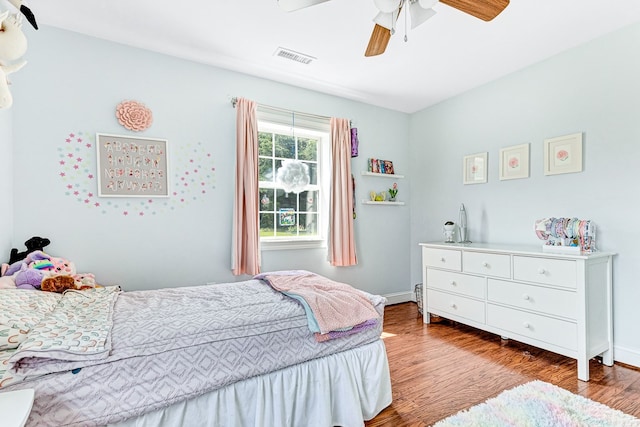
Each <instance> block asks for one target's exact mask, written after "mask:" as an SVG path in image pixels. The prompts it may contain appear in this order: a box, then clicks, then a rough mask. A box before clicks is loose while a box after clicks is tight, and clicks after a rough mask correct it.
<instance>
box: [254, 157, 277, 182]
mask: <svg viewBox="0 0 640 427" xmlns="http://www.w3.org/2000/svg"><path fill="white" fill-rule="evenodd" d="M275 178H276V177H275V174H274V173H273V159H264V158H258V181H267V182H273V181H274V180H275Z"/></svg>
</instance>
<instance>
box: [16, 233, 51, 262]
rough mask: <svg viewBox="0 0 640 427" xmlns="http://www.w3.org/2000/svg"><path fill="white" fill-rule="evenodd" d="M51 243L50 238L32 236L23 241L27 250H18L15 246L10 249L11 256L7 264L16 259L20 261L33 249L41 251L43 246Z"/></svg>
mask: <svg viewBox="0 0 640 427" xmlns="http://www.w3.org/2000/svg"><path fill="white" fill-rule="evenodd" d="M49 243H51V240H49V239H47V238H44V237H38V236H34V237H32V238H30V239H29V240H27V241H26V242H24V245H25V246H26V247H27V250H26V251H24V252H18V250H17V249H16V248H13V249H11V256H10V257H9V265H11V264H13V263H14V262H16V261H21V260H23V259H25V258H26V257H27V255H29V254H30V253H31V252H33V251H41V250H42V249H43V248H44V247H45V246H47V245H48V244H49Z"/></svg>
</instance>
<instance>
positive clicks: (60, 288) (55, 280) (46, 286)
mask: <svg viewBox="0 0 640 427" xmlns="http://www.w3.org/2000/svg"><path fill="white" fill-rule="evenodd" d="M67 289H77V288H76V281H75V280H74V279H73V277H71V276H63V275H60V276H57V275H56V276H49V277H45V278H44V280H43V281H42V284H41V285H40V290H43V291H47V292H58V293H62V292H64V291H66V290H67Z"/></svg>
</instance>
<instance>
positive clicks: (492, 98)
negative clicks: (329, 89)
mask: <svg viewBox="0 0 640 427" xmlns="http://www.w3.org/2000/svg"><path fill="white" fill-rule="evenodd" d="M29 43H30V48H29V51H28V52H27V59H28V61H29V64H28V65H27V67H25V68H24V69H23V70H21V71H20V72H19V73H16V75H15V77H14V78H13V81H14V85H13V88H12V91H13V94H14V97H15V98H16V102H15V104H14V107H13V109H12V110H11V113H9V114H7V112H2V111H0V138H2V139H1V140H0V145H2V146H1V147H0V148H2V151H3V152H6V151H5V146H6V145H7V143H6V142H5V138H4V137H5V136H6V135H11V134H13V137H12V139H13V145H12V146H11V145H9V146H8V147H9V151H10V150H11V149H12V150H13V164H14V166H13V177H14V184H13V200H14V202H13V215H12V216H13V217H14V218H15V220H10V221H8V222H6V223H8V224H11V222H13V223H14V227H13V230H12V233H11V235H10V237H11V242H12V244H13V245H14V246H15V245H21V243H16V242H24V241H25V240H26V239H27V238H28V237H30V236H31V235H34V234H40V235H46V236H47V237H49V238H51V240H52V242H53V243H52V244H51V246H50V247H49V248H48V249H49V252H51V253H53V254H55V255H58V256H64V257H67V258H70V259H72V260H74V261H75V262H76V264H77V265H78V268H79V269H80V270H82V271H87V272H94V273H95V274H96V275H97V277H98V279H99V281H102V282H104V283H107V284H112V283H119V284H121V285H122V286H123V287H124V288H125V289H147V288H156V287H164V286H181V285H195V284H199V283H204V282H207V281H217V282H223V281H232V280H237V279H238V278H235V277H233V276H232V275H231V273H230V265H231V259H230V245H231V237H230V235H231V230H230V226H231V214H232V208H231V206H232V202H233V185H234V184H233V182H234V162H235V151H234V150H235V148H234V147H235V141H234V134H235V128H234V122H235V110H233V109H232V108H231V107H230V105H229V97H231V96H245V97H247V98H251V99H254V100H256V101H258V102H260V103H263V104H268V105H274V106H279V107H283V108H290V109H293V110H298V111H305V112H310V113H315V114H321V115H335V116H338V117H346V118H350V119H352V120H353V121H354V123H355V126H356V127H358V129H359V135H360V141H361V145H360V157H358V158H356V159H354V160H353V162H352V164H353V167H354V173H355V174H356V178H357V185H358V186H357V190H356V193H357V194H356V198H357V200H358V204H357V206H356V208H357V214H358V218H357V220H356V239H357V242H358V247H359V251H358V255H359V260H360V264H359V265H358V266H356V267H349V268H332V267H330V266H329V265H328V263H327V261H326V251H324V250H304V251H265V252H263V266H264V269H266V270H274V269H285V268H304V269H309V270H313V271H316V272H318V273H321V274H325V275H327V276H329V277H332V278H334V279H336V280H341V281H344V282H348V283H353V284H354V285H356V286H357V287H359V288H361V289H365V290H368V291H370V292H374V293H381V294H386V295H392V296H393V295H394V294H400V295H403V296H405V297H406V296H407V293H408V292H410V290H411V287H412V285H413V284H414V283H418V282H420V281H421V275H420V256H419V250H418V243H419V242H421V241H425V240H439V239H441V238H442V234H441V226H442V224H443V223H444V221H446V220H448V219H452V220H457V214H458V207H459V205H460V203H465V204H466V206H467V209H468V214H469V226H470V232H471V238H472V240H476V241H492V242H518V243H529V244H538V243H539V242H538V240H537V239H536V238H535V236H534V233H533V231H532V226H533V222H534V220H535V219H537V218H541V217H545V216H578V217H582V218H590V219H592V220H594V221H595V222H596V223H597V224H598V245H599V247H600V248H601V249H603V250H611V251H615V252H617V253H618V255H617V256H616V258H615V262H614V281H615V287H614V293H615V294H614V320H615V349H616V351H615V354H616V359H617V360H620V361H625V362H626V363H631V364H634V365H636V366H640V342H639V341H638V339H637V334H636V333H635V332H634V325H636V324H638V322H639V320H640V319H639V318H638V317H639V316H640V315H639V314H638V310H636V308H635V306H636V304H637V302H638V301H640V287H638V286H636V284H635V282H634V278H635V276H637V274H635V270H634V269H635V266H637V265H639V264H640V249H638V248H637V244H636V242H637V241H638V240H639V239H638V238H639V237H640V236H639V235H638V234H639V232H638V231H637V230H636V229H635V228H634V227H633V225H631V221H630V218H632V215H633V213H634V212H635V211H636V210H637V209H638V208H639V207H640V206H639V201H638V197H637V189H636V182H635V181H636V180H635V171H636V170H637V165H636V164H637V158H638V154H640V149H639V148H638V140H639V138H638V137H639V136H640V127H639V125H638V123H639V121H638V119H637V116H638V113H640V83H638V81H637V76H638V75H640V58H639V57H638V55H637V54H636V53H637V52H638V48H639V47H640V46H639V45H640V25H635V26H631V27H629V28H626V29H624V30H622V31H618V32H616V33H613V34H611V35H608V36H605V37H603V38H600V39H597V40H594V41H592V42H590V43H587V44H585V45H583V46H580V47H578V48H575V49H572V50H570V51H567V52H565V53H563V54H561V55H558V56H556V57H554V58H551V59H549V60H547V61H545V62H542V63H540V64H537V65H535V66H532V67H529V68H527V69H525V70H522V71H520V72H517V73H514V74H512V75H510V76H507V77H505V78H503V79H500V80H498V81H495V82H493V83H490V84H488V85H485V86H483V87H481V88H478V89H476V90H473V91H470V92H468V93H466V94H463V95H461V96H459V97H456V98H454V99H451V100H448V101H446V102H443V103H441V104H439V105H437V106H434V107H432V108H429V109H426V110H424V111H421V112H418V113H416V114H413V115H406V114H402V113H397V112H393V111H390V110H385V109H382V108H378V107H373V106H369V105H365V104H361V103H358V102H354V101H349V100H346V99H341V98H338V97H333V96H328V95H324V94H320V93H317V92H313V91H308V90H303V89H299V88H295V87H292V86H288V85H284V84H279V83H274V82H271V81H267V80H262V79H258V78H254V77H250V76H246V75H243V74H239V73H235V72H230V71H225V70H221V69H218V68H214V67H209V66H205V65H202V64H197V63H194V62H189V61H184V60H180V59H176V58H171V57H167V56H163V55H159V54H156V53H152V52H148V51H143V50H139V49H133V48H129V47H126V46H122V45H118V44H114V43H110V42H106V41H101V40H97V39H93V38H89V37H84V36H80V35H78V34H75V33H71V32H66V31H62V30H58V29H53V28H47V27H45V28H42V29H41V30H40V31H38V32H37V33H36V32H33V31H32V32H31V33H30V34H29ZM124 99H136V100H139V101H141V102H144V103H145V104H146V105H147V106H149V107H150V108H151V109H152V110H153V112H154V119H155V120H154V124H153V126H152V127H151V128H150V129H149V130H147V131H145V132H144V133H143V134H142V135H139V136H148V137H159V138H167V139H168V140H169V142H170V147H171V151H170V154H171V159H172V161H173V163H172V168H174V169H176V168H179V167H182V164H181V163H180V155H181V154H182V153H183V152H184V150H187V149H191V148H192V147H200V148H201V149H203V150H206V151H210V152H211V153H212V156H213V161H214V163H215V168H216V173H215V189H211V190H210V191H209V192H208V193H207V194H206V196H198V197H195V198H193V199H192V200H189V203H188V204H187V206H186V207H182V206H175V203H174V202H175V201H174V200H171V201H170V203H169V206H168V207H167V208H163V207H162V205H161V206H160V207H159V208H155V209H156V214H152V213H149V214H147V215H144V216H143V217H138V216H135V215H130V216H127V217H125V216H124V215H122V214H121V211H122V210H123V207H124V208H125V209H131V210H132V211H134V212H135V209H136V208H137V206H138V203H139V200H138V199H132V200H122V199H117V200H104V201H102V202H103V203H104V206H103V207H102V209H98V208H92V207H89V206H86V205H84V204H83V203H82V202H81V201H80V202H78V201H76V198H75V197H74V196H68V195H66V192H67V189H66V187H65V185H68V183H67V182H64V181H63V180H62V179H61V178H60V177H59V176H58V173H59V172H60V167H59V165H58V161H59V160H60V157H59V155H60V151H59V149H60V148H62V147H64V144H65V142H64V139H65V138H66V137H67V135H68V134H69V133H70V132H83V135H89V136H91V135H93V134H94V133H95V132H108V133H116V134H132V133H130V132H128V131H126V130H125V129H124V128H122V127H121V126H120V125H119V124H118V123H117V121H116V119H115V117H114V108H115V106H116V105H117V104H118V103H119V102H120V101H122V100H124ZM574 132H584V135H585V143H584V147H585V149H584V160H585V161H584V172H582V173H579V174H568V175H560V176H548V177H547V176H544V175H543V173H542V167H543V165H542V141H543V140H544V139H545V138H549V137H554V136H559V135H564V134H568V133H574ZM199 143H200V145H197V144H199ZM523 143H530V144H531V177H530V178H528V179H523V180H513V181H499V180H498V162H497V156H498V151H499V149H500V148H503V147H507V146H511V145H516V144H523ZM480 151H487V152H489V183H487V184H483V185H472V186H463V185H462V157H463V156H464V155H466V154H471V153H474V152H480ZM367 157H379V158H388V159H391V160H393V161H394V164H395V166H396V169H397V171H398V173H401V174H404V175H405V176H406V178H405V179H403V180H398V184H399V185H400V193H399V197H400V199H401V200H404V201H406V202H407V205H405V206H403V207H381V206H367V205H362V204H361V203H360V201H361V200H362V199H364V198H366V197H367V194H368V192H369V191H370V190H372V189H373V190H378V191H381V190H383V189H384V188H386V187H387V185H388V184H389V182H387V181H385V180H383V181H380V180H381V179H379V178H365V177H362V176H360V175H359V171H360V170H363V169H365V168H366V164H365V162H366V158H367ZM85 160H86V164H87V165H88V166H91V161H94V162H95V160H91V159H85ZM5 161H6V160H5ZM84 164H85V163H84V161H83V165H84ZM94 164H95V163H94ZM93 167H95V166H93ZM89 169H91V167H89ZM176 171H177V169H176ZM0 176H1V177H2V180H3V181H2V182H5V181H4V180H5V177H6V176H7V174H6V171H5V170H2V171H0ZM89 186H90V183H87V182H85V181H79V182H78V188H79V189H80V190H86V189H87V188H89ZM0 188H1V187H0ZM72 190H73V189H72ZM0 191H2V190H0ZM109 201H111V203H112V204H111V205H109V204H108V202H109ZM159 202H160V201H159ZM127 203H129V206H127ZM116 204H118V208H115V207H114V206H115V205H116ZM102 211H105V213H102ZM2 221H5V216H3V217H2ZM1 242H2V240H0V244H1ZM0 249H1V248H0Z"/></svg>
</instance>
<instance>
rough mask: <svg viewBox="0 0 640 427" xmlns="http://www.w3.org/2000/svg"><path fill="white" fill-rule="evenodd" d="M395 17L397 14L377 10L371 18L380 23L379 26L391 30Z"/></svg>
mask: <svg viewBox="0 0 640 427" xmlns="http://www.w3.org/2000/svg"><path fill="white" fill-rule="evenodd" d="M396 18H397V14H395V13H393V12H391V13H384V12H379V13H378V14H377V15H376V17H375V18H373V22H375V23H376V24H378V25H380V26H381V27H384V28H386V29H387V30H393V29H394V27H395V22H396Z"/></svg>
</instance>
